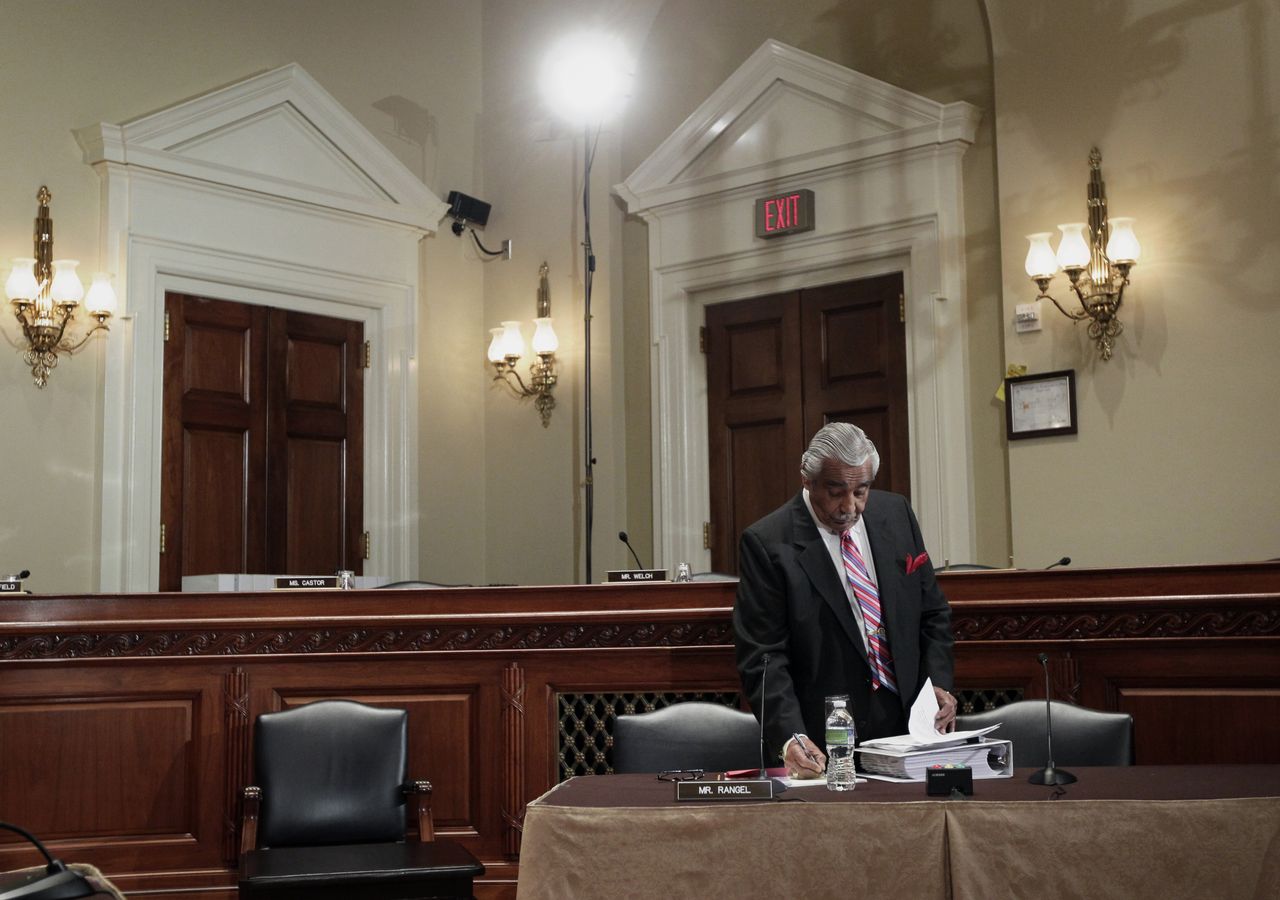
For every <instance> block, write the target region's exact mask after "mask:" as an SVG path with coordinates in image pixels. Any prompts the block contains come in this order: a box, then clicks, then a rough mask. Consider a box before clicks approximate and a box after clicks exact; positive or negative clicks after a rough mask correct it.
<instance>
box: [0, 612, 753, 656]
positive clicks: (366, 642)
mask: <svg viewBox="0 0 1280 900" xmlns="http://www.w3.org/2000/svg"><path fill="white" fill-rule="evenodd" d="M732 643H733V635H732V626H731V624H730V622H729V621H728V611H727V610H726V611H725V612H724V614H723V620H722V621H708V620H706V619H703V620H701V621H694V622H651V621H650V622H645V621H634V622H612V623H606V622H558V623H556V624H554V625H549V624H518V625H510V624H503V625H450V626H444V627H429V626H423V627H408V628H368V627H353V628H342V627H331V628H305V627H292V628H281V629H269V630H261V629H253V630H243V631H240V630H230V629H229V630H197V631H183V630H176V629H175V630H163V631H129V632H98V631H85V632H81V633H74V632H72V633H55V634H30V635H16V634H8V635H0V659H9V660H36V659H99V658H109V659H111V658H137V657H156V656H174V657H190V656H270V655H278V654H305V655H313V654H327V653H393V652H404V651H416V652H425V651H441V650H445V651H448V650H561V649H594V648H623V647H707V646H719V645H729V644H732Z"/></svg>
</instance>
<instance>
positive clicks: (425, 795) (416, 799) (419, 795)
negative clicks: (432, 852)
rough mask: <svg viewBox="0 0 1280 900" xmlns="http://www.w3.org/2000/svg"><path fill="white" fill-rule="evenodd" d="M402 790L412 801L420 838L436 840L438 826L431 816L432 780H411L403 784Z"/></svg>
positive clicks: (420, 839)
mask: <svg viewBox="0 0 1280 900" xmlns="http://www.w3.org/2000/svg"><path fill="white" fill-rule="evenodd" d="M401 790H402V791H404V793H405V794H406V795H407V796H408V797H409V798H410V799H411V801H412V804H413V810H414V815H415V816H416V817H417V820H418V840H419V841H423V842H426V841H434V840H435V839H436V826H435V822H434V821H433V820H432V818H431V782H430V781H409V782H406V783H405V784H404V785H402V786H401Z"/></svg>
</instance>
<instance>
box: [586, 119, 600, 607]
mask: <svg viewBox="0 0 1280 900" xmlns="http://www.w3.org/2000/svg"><path fill="white" fill-rule="evenodd" d="M599 140H600V130H599V128H597V129H596V141H597V142H598V141H599ZM595 155H596V151H595V146H594V144H593V142H592V140H591V127H590V126H587V127H586V128H584V129H583V131H582V159H583V167H582V221H583V228H582V231H583V240H582V285H583V302H582V326H583V341H582V352H583V377H582V383H583V393H584V398H583V411H584V414H583V432H584V442H583V443H584V446H583V461H584V464H585V470H586V471H585V473H584V478H583V488H584V497H583V525H584V527H585V529H586V534H585V536H584V548H583V549H584V552H583V556H584V559H585V562H586V579H585V580H584V581H583V584H591V583H592V579H591V544H592V529H593V526H594V524H595V474H594V470H595V464H596V459H595V448H594V447H593V446H592V441H591V280H592V278H593V276H594V275H595V271H596V257H595V253H594V252H593V251H592V249H591V164H592V162H593V161H594V160H595Z"/></svg>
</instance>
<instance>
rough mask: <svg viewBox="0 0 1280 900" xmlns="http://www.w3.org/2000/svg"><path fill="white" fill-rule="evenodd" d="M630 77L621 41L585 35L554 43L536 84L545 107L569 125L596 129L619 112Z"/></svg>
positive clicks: (631, 70)
mask: <svg viewBox="0 0 1280 900" xmlns="http://www.w3.org/2000/svg"><path fill="white" fill-rule="evenodd" d="M634 74H635V72H634V66H633V63H632V61H631V56H630V54H628V53H627V49H626V47H625V46H624V45H623V43H622V41H620V40H619V39H618V38H616V37H611V36H609V35H604V34H593V33H589V32H588V33H581V34H573V35H569V36H567V37H565V38H563V39H561V40H560V41H559V42H557V43H556V45H555V46H554V47H553V48H552V50H551V52H550V53H549V54H548V55H547V58H546V61H545V62H544V63H543V66H542V74H541V78H540V81H539V84H540V86H541V88H542V94H543V97H544V98H545V99H546V101H547V104H548V105H549V106H550V107H551V109H552V110H554V111H555V112H556V113H557V114H558V115H560V116H561V117H563V118H564V119H565V120H566V121H568V122H569V123H570V124H572V125H577V126H596V125H599V124H600V123H601V122H606V121H608V120H609V119H611V118H612V117H613V116H614V115H616V114H617V113H618V111H619V110H621V109H622V106H623V104H624V103H625V102H626V99H627V98H628V97H629V96H630V95H631V83H632V79H633V77H634Z"/></svg>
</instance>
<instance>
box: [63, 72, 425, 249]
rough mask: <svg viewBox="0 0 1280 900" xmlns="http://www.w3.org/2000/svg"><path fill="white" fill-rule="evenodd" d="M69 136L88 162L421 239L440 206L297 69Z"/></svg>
mask: <svg viewBox="0 0 1280 900" xmlns="http://www.w3.org/2000/svg"><path fill="white" fill-rule="evenodd" d="M75 135H76V139H77V141H79V143H80V147H81V149H82V151H83V153H84V161H85V162H86V163H88V164H89V165H94V164H96V163H101V162H107V163H117V164H121V165H127V166H134V167H139V168H143V169H149V170H153V171H156V172H161V173H166V174H170V175H177V176H182V177H185V178H191V179H196V180H200V181H205V182H209V183H213V184H218V185H222V186H226V187H232V188H241V189H244V190H247V191H253V192H255V193H259V194H265V195H267V196H270V197H276V198H281V199H287V200H294V201H298V202H301V203H307V204H310V205H313V206H319V207H323V208H325V209H327V210H336V211H339V212H345V213H351V214H355V215H360V216H367V217H370V218H374V219H378V220H381V221H384V222H390V223H394V224H398V225H406V226H410V227H413V228H416V229H419V230H421V231H423V232H433V231H435V230H436V227H437V226H438V224H439V222H440V220H441V218H442V217H443V215H444V212H445V210H446V209H447V208H448V207H447V204H445V203H444V202H443V201H442V200H441V199H440V198H439V197H437V196H436V195H435V193H434V192H433V191H431V190H430V189H429V188H428V187H426V185H424V184H423V183H422V182H421V181H420V180H419V179H418V178H417V176H415V175H414V174H413V173H412V172H410V171H409V169H407V168H406V167H405V166H404V165H403V164H402V163H401V162H400V161H399V160H398V159H397V158H396V157H395V155H394V154H393V153H391V151H390V150H388V149H387V148H386V147H385V146H383V145H382V143H381V142H380V141H378V139H377V138H375V137H374V136H373V135H372V134H370V132H369V131H368V130H367V129H366V128H365V127H364V126H363V125H361V124H360V122H359V121H358V120H357V119H356V118H355V117H354V116H352V115H351V113H350V112H348V111H347V110H346V109H345V108H344V107H343V106H342V105H341V104H340V103H338V101H337V100H335V99H334V98H333V96H332V95H331V94H329V92H328V91H326V90H325V89H324V88H323V87H321V86H320V84H319V83H318V82H317V81H316V80H315V79H314V78H312V77H311V76H310V75H309V74H307V72H306V71H305V70H304V69H303V68H302V67H301V66H299V65H298V64H297V63H290V64H289V65H285V66H281V67H280V68H278V69H273V70H271V71H269V72H264V73H262V74H260V75H255V76H252V77H250V78H247V79H245V80H243V81H240V82H237V83H235V84H232V85H228V86H226V87H223V88H219V89H217V90H214V91H210V92H209V93H207V94H203V95H201V96H199V97H196V98H194V99H190V100H185V101H183V102H181V103H177V104H175V105H173V106H170V107H167V108H165V109H162V110H160V111H158V112H154V113H150V114H148V115H145V116H142V117H140V118H137V119H133V120H131V121H129V122H125V123H123V124H118V125H116V124H108V123H99V124H96V125H91V126H88V127H86V128H81V129H79V130H77V131H76V132H75ZM264 148H269V151H270V152H264Z"/></svg>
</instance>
